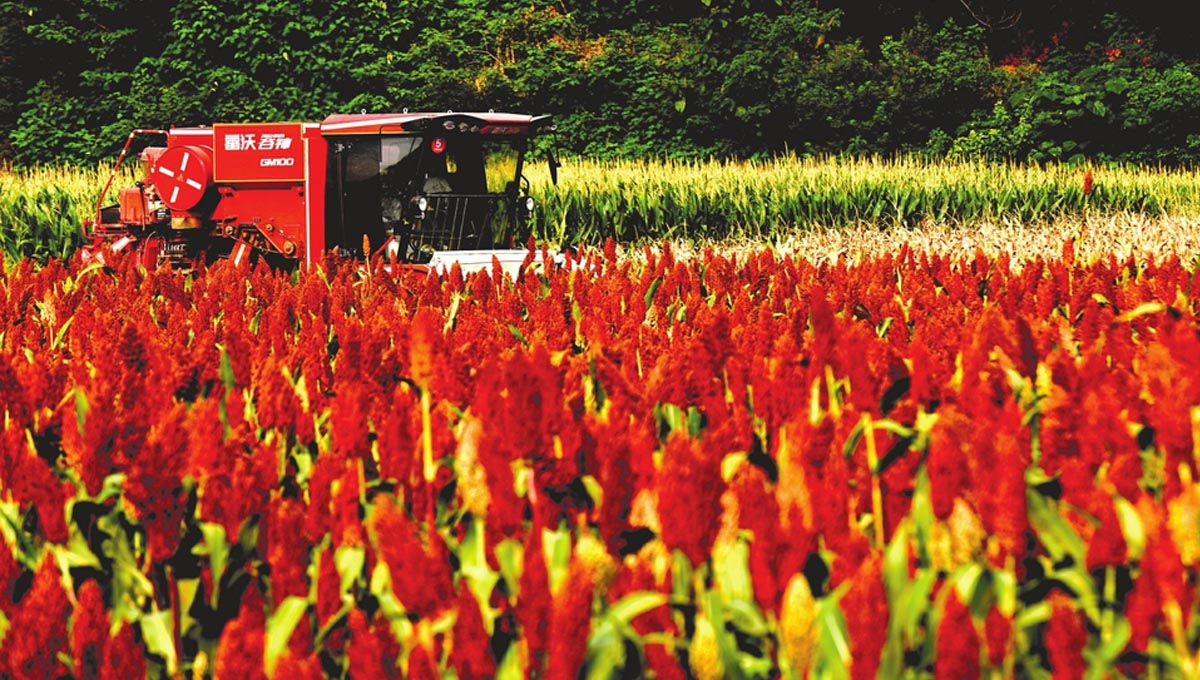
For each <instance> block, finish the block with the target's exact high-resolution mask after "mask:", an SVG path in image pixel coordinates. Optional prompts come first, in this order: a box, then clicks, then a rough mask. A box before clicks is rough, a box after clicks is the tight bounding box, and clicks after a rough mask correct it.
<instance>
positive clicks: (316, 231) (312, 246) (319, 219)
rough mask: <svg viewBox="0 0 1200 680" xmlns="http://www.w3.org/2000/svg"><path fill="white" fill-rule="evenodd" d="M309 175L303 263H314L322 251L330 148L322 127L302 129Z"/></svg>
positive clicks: (323, 248)
mask: <svg viewBox="0 0 1200 680" xmlns="http://www.w3.org/2000/svg"><path fill="white" fill-rule="evenodd" d="M304 143H305V145H306V146H307V149H306V156H307V158H308V167H307V170H308V173H307V174H308V176H307V177H306V178H305V182H304V203H305V214H304V244H303V246H304V262H305V264H307V265H311V264H313V263H314V262H317V261H318V260H319V259H320V257H321V254H322V253H323V252H324V250H325V192H326V187H327V186H328V182H327V177H326V174H327V165H328V157H329V145H328V142H326V141H325V137H323V136H322V135H321V126H320V125H315V124H309V125H306V126H304Z"/></svg>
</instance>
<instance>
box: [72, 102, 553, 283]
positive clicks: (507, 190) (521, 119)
mask: <svg viewBox="0 0 1200 680" xmlns="http://www.w3.org/2000/svg"><path fill="white" fill-rule="evenodd" d="M554 129H555V125H554V123H553V122H552V119H551V117H550V116H527V115H520V114H511V113H494V112H488V113H453V112H448V113H408V112H407V111H405V112H403V113H396V114H366V113H363V114H352V115H334V116H330V117H328V118H326V119H325V120H324V121H322V122H320V123H296V122H289V123H227V124H216V125H213V126H212V127H180V128H172V129H170V130H143V129H138V130H134V131H133V132H131V133H130V134H129V138H128V139H127V140H126V142H125V147H124V149H123V150H122V151H121V154H120V156H119V157H118V159H117V162H116V163H115V164H114V166H113V174H112V175H111V176H110V177H109V180H108V183H107V184H106V185H105V187H104V190H103V191H102V193H101V196H100V200H99V201H98V202H97V205H96V216H95V218H94V219H89V220H87V221H85V223H84V234H85V237H86V243H85V245H84V248H83V253H82V255H83V258H84V259H85V260H90V261H101V262H107V261H108V260H109V259H110V258H112V257H114V255H115V254H118V253H126V254H128V253H134V254H136V257H137V258H138V259H139V261H140V262H141V263H142V264H143V265H144V266H146V267H147V268H157V267H164V266H169V267H171V268H173V269H176V270H180V271H190V270H192V269H193V268H195V267H196V266H198V265H200V264H211V263H212V262H214V261H216V260H219V259H223V258H227V259H230V260H232V261H233V262H234V263H235V264H236V265H239V266H243V265H247V264H250V263H252V262H255V261H257V260H259V259H262V260H265V261H266V262H267V263H268V264H270V265H271V266H273V267H278V268H284V269H288V268H294V267H297V266H300V265H302V264H303V265H310V264H312V263H313V262H315V261H319V260H320V259H321V257H322V256H323V254H324V253H325V251H328V250H332V251H334V252H336V253H337V254H339V255H342V256H345V257H351V258H357V259H360V260H366V259H368V258H369V259H370V260H371V261H376V260H382V261H383V262H385V263H387V264H389V265H391V264H394V265H396V266H407V267H413V268H419V269H424V270H427V271H436V272H444V271H446V270H447V269H448V268H449V267H450V266H452V264H453V263H458V264H459V266H460V267H461V269H462V270H463V271H464V272H468V271H474V270H480V269H488V268H490V267H491V266H492V263H493V260H494V259H495V260H498V261H499V262H500V264H501V266H502V267H503V268H504V269H505V271H509V272H515V271H516V269H517V268H518V267H519V266H520V265H521V263H522V262H523V261H524V260H525V258H526V256H527V255H529V252H528V250H526V249H524V248H517V247H516V246H518V245H521V244H523V243H524V242H525V241H524V239H525V238H527V236H528V233H529V231H530V221H531V218H532V217H533V211H534V201H533V198H531V197H530V195H529V181H528V180H527V179H526V178H525V177H524V175H523V174H522V170H523V168H524V167H525V160H526V157H527V155H528V154H529V152H530V142H531V140H533V139H534V138H535V137H537V136H539V135H544V134H547V133H550V132H553V131H554ZM145 135H152V136H155V137H157V138H158V139H165V142H166V144H165V146H148V147H146V148H145V149H143V150H142V151H141V153H140V159H141V162H142V179H141V180H139V181H138V182H137V183H136V184H135V186H132V187H127V188H124V189H121V190H120V191H119V192H118V194H117V199H118V200H117V202H116V204H114V205H108V206H105V205H104V203H105V197H106V196H107V194H108V192H109V189H110V188H111V187H112V184H113V181H114V178H115V177H116V174H117V170H118V168H119V167H120V165H121V163H122V161H123V160H124V158H125V156H126V155H127V154H128V152H129V149H130V146H131V144H132V142H133V140H134V139H135V138H137V137H140V136H145ZM548 160H549V163H550V176H551V179H552V181H554V182H555V183H557V168H558V162H557V161H556V160H555V158H554V156H553V154H549V155H548Z"/></svg>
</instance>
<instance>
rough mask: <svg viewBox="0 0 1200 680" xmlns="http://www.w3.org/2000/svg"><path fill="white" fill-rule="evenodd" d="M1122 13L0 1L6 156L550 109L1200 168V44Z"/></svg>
mask: <svg viewBox="0 0 1200 680" xmlns="http://www.w3.org/2000/svg"><path fill="white" fill-rule="evenodd" d="M1191 33H1192V31H1191V27H1190V25H1189V22H1187V21H1184V20H1183V19H1182V18H1181V17H1180V16H1178V12H1177V10H1176V9H1175V8H1174V7H1172V6H1171V5H1170V3H1156V2H1143V3H1130V2H1122V1H1120V0H1101V1H1099V2H1084V1H1082V0H1039V1H1038V2H1031V1H1022V0H958V1H952V0H938V1H930V0H904V1H900V2H890V1H886V2H885V1H882V0H822V1H819V2H818V1H811V0H766V1H764V0H696V1H694V2H684V3H679V2H674V1H671V2H668V1H666V0H633V1H631V2H625V3H605V2H600V1H598V0H573V1H571V2H545V1H544V0H524V1H523V2H507V1H503V0H466V1H464V2H454V3H448V2H443V1H442V0H437V1H434V0H410V1H407V2H386V1H381V0H376V1H373V2H359V1H357V0H354V1H350V0H332V1H329V2H314V1H312V0H182V1H181V2H177V3H164V2H151V1H148V0H74V1H70V0H39V1H37V2H32V1H27V0H19V1H16V2H0V162H9V163H12V164H15V165H17V166H23V165H35V164H43V163H92V162H96V161H99V160H102V159H111V157H112V156H113V155H114V154H115V152H116V151H117V150H118V149H119V147H120V145H121V144H122V143H123V142H124V139H125V137H126V135H127V134H128V132H129V130H130V129H132V128H134V127H168V126H170V125H192V124H209V123H212V122H237V121H250V120H321V119H323V118H324V117H325V116H327V115H329V114H332V113H339V112H351V111H360V110H366V111H372V112H382V111H399V110H401V109H403V108H408V109H410V110H449V109H453V110H460V111H466V110H472V109H476V110H483V109H489V108H494V109H497V110H512V111H521V112H528V113H537V114H544V113H549V114H554V115H555V116H556V118H557V120H558V122H559V124H560V135H559V139H558V141H557V143H558V145H559V147H560V149H561V150H564V151H566V152H568V153H576V154H579V155H581V156H586V157H591V158H601V159H603V158H672V159H687V158H712V157H722V158H765V157H771V156H776V155H779V154H788V153H793V154H801V155H818V154H820V155H823V154H835V155H885V156H888V155H895V154H919V155H927V156H932V157H939V158H941V157H944V158H1002V159H1008V160H1015V161H1021V162H1034V163H1040V162H1048V161H1068V162H1069V161H1072V160H1076V159H1080V158H1087V159H1090V160H1100V161H1104V160H1110V161H1119V162H1130V163H1143V164H1161V165H1184V164H1190V163H1194V162H1195V161H1197V160H1198V159H1200V78H1198V77H1197V76H1198V75H1200V65H1198V64H1197V61H1198V60H1197V57H1198V56H1200V41H1196V40H1195V39H1194V37H1193V36H1192V35H1191Z"/></svg>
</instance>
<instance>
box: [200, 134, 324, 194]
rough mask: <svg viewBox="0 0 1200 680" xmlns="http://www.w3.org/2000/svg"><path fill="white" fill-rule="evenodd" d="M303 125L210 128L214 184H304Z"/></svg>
mask: <svg viewBox="0 0 1200 680" xmlns="http://www.w3.org/2000/svg"><path fill="white" fill-rule="evenodd" d="M302 132H303V124H302V123H221V124H217V125H213V157H214V158H213V163H214V166H213V177H214V179H215V180H216V181H217V182H221V183H233V182H303V181H304V174H305V172H304V144H303V142H302V141H301V136H302Z"/></svg>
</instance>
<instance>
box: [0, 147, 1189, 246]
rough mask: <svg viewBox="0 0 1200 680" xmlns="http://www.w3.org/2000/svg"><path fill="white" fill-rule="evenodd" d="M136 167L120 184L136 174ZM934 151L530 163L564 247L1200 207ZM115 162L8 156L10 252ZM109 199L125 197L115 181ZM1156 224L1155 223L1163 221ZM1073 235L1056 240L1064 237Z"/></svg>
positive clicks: (1172, 193)
mask: <svg viewBox="0 0 1200 680" xmlns="http://www.w3.org/2000/svg"><path fill="white" fill-rule="evenodd" d="M132 168H133V166H132V165H131V164H127V165H126V166H124V168H123V169H124V172H123V174H122V175H121V176H120V177H118V178H117V180H116V182H115V183H114V186H117V187H120V186H128V185H129V184H131V183H132V182H133V180H134V177H133V174H132V173H133V170H132ZM1088 172H1089V170H1088V169H1086V168H1082V167H1077V166H1068V165H1048V166H1022V165H1016V164H997V163H982V162H980V163H949V162H930V161H923V160H919V159H915V158H907V159H899V160H882V159H878V158H875V159H859V160H845V159H835V158H826V159H795V158H789V159H782V158H781V159H775V160H766V161H709V162H676V161H649V160H647V161H595V160H580V159H576V160H570V159H567V160H565V161H564V167H563V168H562V172H561V173H560V181H559V184H558V186H557V187H555V186H552V184H551V182H550V179H549V177H548V172H547V171H546V169H545V167H544V166H540V165H537V164H533V165H531V167H530V168H529V171H528V174H529V178H530V180H531V183H532V190H533V192H534V198H535V199H537V201H538V205H539V206H540V212H539V214H538V219H537V223H536V229H537V230H538V232H539V233H537V234H536V236H538V237H539V238H540V239H541V240H545V241H548V242H550V243H551V244H552V245H564V244H579V243H592V244H598V243H601V242H603V240H605V239H606V238H614V239H615V240H617V241H620V242H626V243H636V242H653V241H658V240H662V239H671V240H675V241H704V240H710V241H711V240H729V239H746V238H752V239H755V240H761V241H770V242H772V243H782V242H787V241H789V240H793V241H794V240H795V239H797V238H804V237H806V235H811V234H813V233H821V232H828V231H830V230H835V231H836V230H842V229H847V228H852V229H853V228H858V229H861V228H864V227H869V228H872V229H876V230H879V229H882V230H885V231H891V230H897V229H904V230H914V229H922V230H923V229H928V228H931V227H941V228H947V227H948V228H950V229H951V230H957V229H960V228H962V227H963V226H965V225H980V224H1010V225H1011V224H1019V225H1025V226H1041V225H1045V224H1048V223H1054V222H1061V221H1063V220H1067V221H1075V222H1078V221H1079V220H1080V219H1083V218H1087V219H1089V220H1103V219H1111V218H1112V217H1113V216H1132V218H1131V219H1133V220H1135V221H1136V220H1139V219H1140V220H1143V221H1144V220H1146V219H1149V220H1164V219H1168V220H1174V221H1175V222H1176V223H1177V222H1179V221H1180V220H1187V219H1188V218H1192V217H1196V216H1200V195H1198V194H1197V192H1196V191H1195V187H1196V180H1197V178H1196V173H1195V172H1194V171H1191V170H1171V169H1166V168H1147V167H1124V166H1112V167H1108V166H1105V167H1097V168H1093V169H1091V170H1090V172H1091V177H1092V183H1091V184H1090V186H1089V187H1088V188H1089V189H1090V190H1089V191H1086V192H1085V191H1084V189H1085V186H1084V185H1085V177H1086V176H1087V173H1088ZM108 173H109V168H108V167H105V166H101V167H97V168H93V169H83V168H68V167H52V168H51V167H47V168H34V169H23V170H18V169H14V168H2V167H0V252H3V254H4V256H5V257H6V258H8V259H9V260H16V259H20V258H22V257H30V258H33V259H35V260H37V261H45V260H47V259H49V258H65V257H67V256H69V255H70V254H71V253H72V252H73V251H74V250H75V248H76V247H78V246H79V244H80V243H81V241H82V232H81V229H80V223H81V221H82V220H83V219H85V218H87V217H89V216H91V215H92V214H93V213H94V211H95V206H96V202H97V200H98V198H99V195H100V191H101V189H102V187H103V186H104V184H105V182H106V181H107V179H108ZM108 198H109V201H112V200H115V194H112V193H110V195H109V197H108ZM1151 229H1153V227H1151ZM1058 243H1061V240H1059V239H1055V244H1053V245H1052V247H1055V248H1056V247H1057V244H1058Z"/></svg>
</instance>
